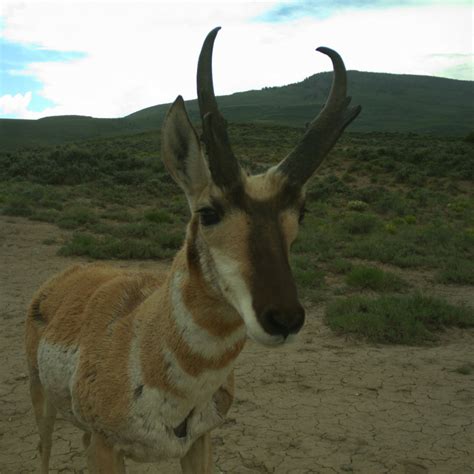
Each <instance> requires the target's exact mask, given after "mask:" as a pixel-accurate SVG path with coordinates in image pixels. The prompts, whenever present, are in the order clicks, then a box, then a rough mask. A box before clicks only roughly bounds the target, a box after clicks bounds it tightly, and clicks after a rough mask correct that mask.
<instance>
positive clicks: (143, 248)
mask: <svg viewBox="0 0 474 474" xmlns="http://www.w3.org/2000/svg"><path fill="white" fill-rule="evenodd" d="M173 254H174V251H170V250H168V249H164V248H162V247H161V246H160V245H159V244H158V243H156V242H150V241H143V240H137V239H116V238H114V237H109V236H103V237H96V236H94V235H90V234H82V233H76V234H74V235H73V236H72V239H71V240H70V241H68V242H67V243H66V244H65V245H63V247H61V249H60V250H59V255H63V256H71V255H77V256H86V257H91V258H94V259H99V260H101V259H114V258H120V259H147V258H165V257H170V256H171V255H173Z"/></svg>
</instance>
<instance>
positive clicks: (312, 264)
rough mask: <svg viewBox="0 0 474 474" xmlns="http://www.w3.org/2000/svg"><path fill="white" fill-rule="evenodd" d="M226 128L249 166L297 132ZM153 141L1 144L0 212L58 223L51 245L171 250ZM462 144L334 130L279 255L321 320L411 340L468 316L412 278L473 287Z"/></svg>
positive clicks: (473, 226)
mask: <svg viewBox="0 0 474 474" xmlns="http://www.w3.org/2000/svg"><path fill="white" fill-rule="evenodd" d="M230 134H231V139H232V143H233V145H234V150H235V152H236V154H237V156H238V157H239V158H240V160H241V162H242V164H243V165H244V166H245V167H246V168H247V169H249V170H250V171H252V172H254V173H255V172H259V171H262V170H264V169H266V168H267V167H268V166H269V165H271V164H274V163H276V162H277V161H278V160H280V159H281V158H282V157H284V156H285V154H286V153H287V152H288V151H290V150H291V148H292V147H293V146H294V145H295V144H296V143H297V141H298V139H299V138H300V136H301V132H300V131H299V130H297V129H294V128H287V127H284V126H270V125H262V124H260V125H258V124H253V125H246V124H236V125H232V126H231V127H230ZM159 142H160V136H159V133H158V132H146V133H141V134H136V135H128V136H125V135H124V136H119V137H115V138H107V139H96V140H89V141H82V142H77V143H75V144H72V145H56V146H47V147H38V148H29V149H24V150H16V151H10V152H2V153H0V212H1V213H3V214H4V215H11V216H24V217H26V218H28V219H31V220H37V221H46V222H51V223H54V224H56V225H57V226H59V227H60V228H63V229H67V230H69V231H71V232H68V233H67V235H68V237H67V238H65V240H64V241H63V242H61V244H62V246H61V250H60V252H61V254H62V255H81V256H87V257H90V258H91V259H114V258H125V259H127V258H129V259H160V258H170V257H172V256H173V255H174V253H175V252H176V250H177V249H178V248H179V247H180V246H181V243H182V240H183V236H184V229H185V224H186V222H187V218H188V215H189V211H188V209H187V206H186V202H185V198H184V196H183V195H182V193H181V191H180V190H179V188H178V186H177V185H175V184H174V182H173V181H172V180H171V178H170V177H169V175H168V173H167V172H166V170H165V169H164V167H163V164H162V162H161V159H160V156H159V155H160V152H159V150H160V143H159ZM473 152H474V147H473V144H472V143H469V142H466V141H464V140H462V139H460V138H435V137H426V136H420V135H415V134H390V133H370V134H346V135H345V137H344V138H343V139H342V140H341V141H340V142H339V144H338V145H337V146H336V148H335V149H334V150H333V152H332V153H331V155H330V156H329V158H328V159H327V161H326V163H325V164H324V165H323V167H322V168H321V169H320V170H319V172H318V173H317V175H316V176H315V177H314V178H313V179H312V180H311V182H310V184H309V187H308V202H307V208H308V213H307V215H306V218H305V221H304V224H303V226H302V228H301V233H300V236H299V239H298V241H297V242H296V244H295V245H294V248H293V253H292V266H293V268H294V274H295V277H296V279H297V281H298V285H299V288H300V289H301V292H302V295H303V297H304V298H306V299H307V300H309V301H312V302H313V303H323V304H328V311H327V321H328V324H329V325H330V327H331V328H333V329H334V330H336V331H340V332H349V333H352V334H359V335H361V336H362V337H365V338H368V339H370V340H374V341H379V342H380V341H382V342H383V341H385V342H397V343H422V342H431V341H433V340H434V339H435V338H436V336H434V335H433V330H438V329H440V328H443V327H446V326H450V325H455V326H456V325H458V326H461V327H470V326H474V313H473V312H472V310H469V309H457V308H455V307H451V306H449V305H448V304H447V303H446V302H445V301H443V300H438V299H432V298H428V297H424V296H423V295H421V294H419V291H420V288H419V286H420V285H419V282H418V279H417V275H420V274H423V275H424V276H423V285H422V286H423V287H426V284H427V283H428V286H429V285H430V284H432V285H433V286H434V285H438V284H443V285H464V286H466V285H474V266H473V265H472V261H473V257H474V197H473V195H472V192H471V193H470V190H471V189H472V181H473V180H474V153H473ZM390 308H395V309H396V311H395V312H394V311H391V310H390ZM423 308H424V310H423V311H425V310H426V311H425V313H426V315H427V316H426V317H425V316H420V315H422V314H425V313H423V311H422V309H423ZM397 314H398V315H400V318H398V319H397ZM446 315H449V317H446ZM403 318H408V320H409V321H408V322H407V321H406V319H403ZM433 321H435V323H433ZM367 327H370V328H372V329H373V331H371V330H367ZM400 334H401V335H400Z"/></svg>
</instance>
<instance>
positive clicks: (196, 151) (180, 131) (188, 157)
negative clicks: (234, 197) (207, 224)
mask: <svg viewBox="0 0 474 474" xmlns="http://www.w3.org/2000/svg"><path fill="white" fill-rule="evenodd" d="M161 155H162V157H163V162H164V164H165V166H166V168H167V169H168V171H169V173H170V174H171V176H172V177H173V179H174V180H175V181H176V183H177V184H178V185H179V186H180V187H181V188H182V189H183V191H184V192H185V193H186V197H187V198H188V201H189V203H190V205H191V204H192V203H193V202H194V201H195V200H196V199H197V198H198V197H199V195H200V194H201V193H202V191H203V190H204V188H205V187H206V186H208V185H209V184H211V182H212V180H211V175H210V172H209V168H208V166H207V163H206V160H205V158H204V155H203V153H202V149H201V144H200V142H199V138H198V136H197V133H196V130H194V128H193V126H192V124H191V121H190V120H189V117H188V114H187V112H186V108H185V106H184V100H183V98H182V97H181V96H178V97H177V98H176V100H175V101H174V102H173V105H172V106H171V108H170V109H169V111H168V113H167V114H166V117H165V121H164V123H163V129H162V141H161Z"/></svg>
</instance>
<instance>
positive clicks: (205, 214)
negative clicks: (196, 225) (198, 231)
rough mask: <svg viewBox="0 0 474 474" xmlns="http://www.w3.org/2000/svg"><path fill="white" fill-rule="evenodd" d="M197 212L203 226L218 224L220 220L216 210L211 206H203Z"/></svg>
mask: <svg viewBox="0 0 474 474" xmlns="http://www.w3.org/2000/svg"><path fill="white" fill-rule="evenodd" d="M197 212H198V213H199V216H200V219H201V224H202V225H204V226H208V225H214V224H218V223H219V222H220V220H221V218H220V216H219V214H218V213H217V211H216V210H215V209H213V208H212V207H203V208H202V209H199V210H198V211H197Z"/></svg>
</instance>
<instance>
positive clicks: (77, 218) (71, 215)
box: [56, 206, 98, 229]
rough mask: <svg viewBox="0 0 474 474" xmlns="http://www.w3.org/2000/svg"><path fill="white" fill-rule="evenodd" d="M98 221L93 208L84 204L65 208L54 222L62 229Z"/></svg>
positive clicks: (75, 227) (74, 227)
mask: <svg viewBox="0 0 474 474" xmlns="http://www.w3.org/2000/svg"><path fill="white" fill-rule="evenodd" d="M97 221H98V218H97V215H96V213H95V212H94V210H93V209H90V208H88V207H84V206H73V207H70V208H69V209H66V210H65V211H64V212H63V213H62V215H61V216H60V217H59V218H58V219H57V221H56V224H57V225H58V226H59V227H61V228H62V229H77V228H78V227H81V226H85V225H88V224H94V223H96V222H97Z"/></svg>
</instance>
